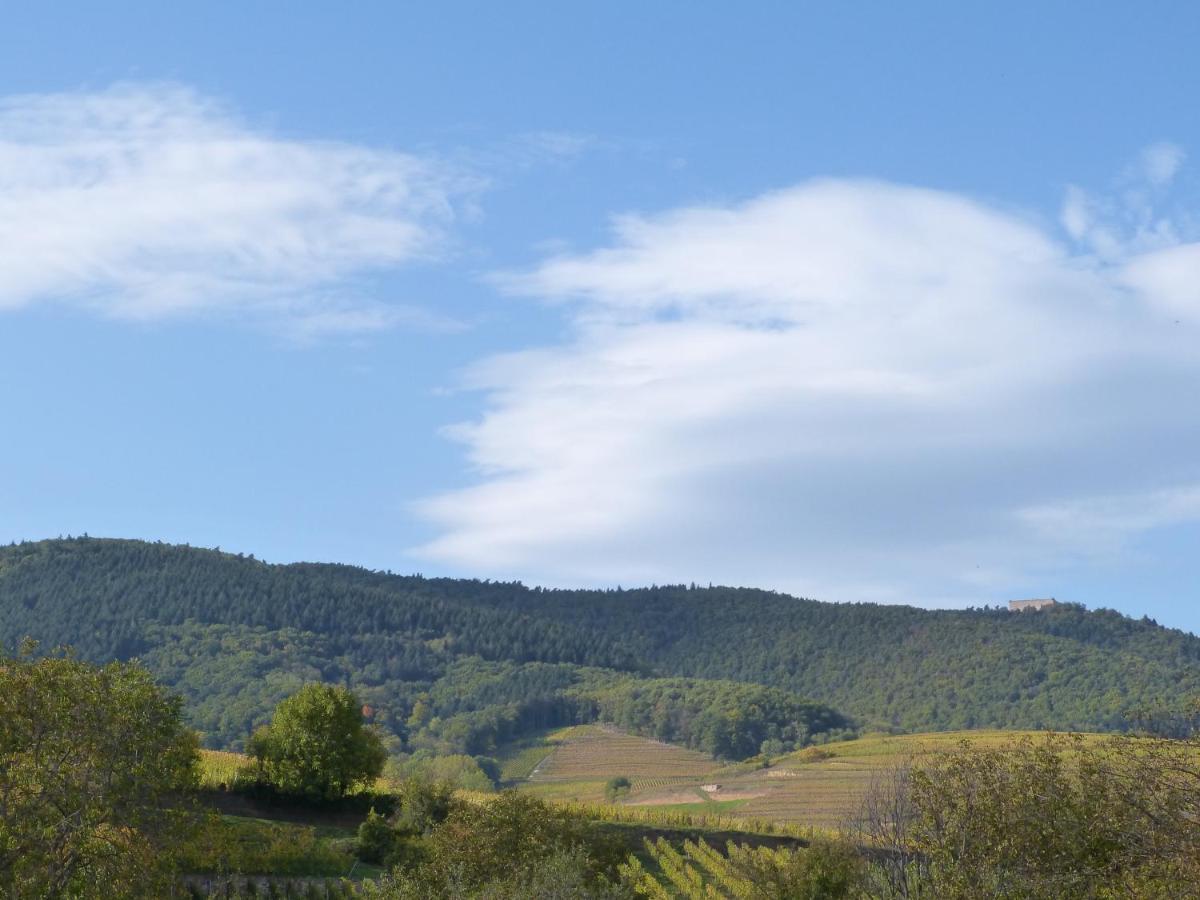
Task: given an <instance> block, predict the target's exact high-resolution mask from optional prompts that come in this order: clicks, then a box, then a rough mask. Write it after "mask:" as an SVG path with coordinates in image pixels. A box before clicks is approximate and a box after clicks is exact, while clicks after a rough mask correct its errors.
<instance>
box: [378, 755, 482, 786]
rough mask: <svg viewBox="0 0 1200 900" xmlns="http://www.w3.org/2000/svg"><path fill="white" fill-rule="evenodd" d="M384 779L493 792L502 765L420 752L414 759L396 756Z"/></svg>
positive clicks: (388, 763)
mask: <svg viewBox="0 0 1200 900" xmlns="http://www.w3.org/2000/svg"><path fill="white" fill-rule="evenodd" d="M479 760H483V761H484V763H485V764H487V765H488V770H489V771H484V769H483V766H481V765H480V762H479ZM384 775H385V776H386V777H387V778H390V779H392V780H394V781H405V780H407V779H409V778H416V779H419V780H422V781H441V782H446V783H449V784H452V785H453V786H454V787H456V788H462V789H463V790H468V791H491V790H495V789H496V785H497V782H498V780H499V778H498V776H499V765H498V764H497V763H496V761H495V760H494V759H489V758H488V757H479V758H478V759H476V758H474V757H470V756H465V755H462V754H452V755H450V756H435V755H434V754H433V753H431V752H430V751H428V750H418V751H417V752H416V753H414V754H412V755H403V754H402V755H398V756H393V757H392V758H391V759H389V760H388V762H387V765H386V766H385V767H384Z"/></svg>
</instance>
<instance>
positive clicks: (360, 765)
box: [249, 684, 387, 800]
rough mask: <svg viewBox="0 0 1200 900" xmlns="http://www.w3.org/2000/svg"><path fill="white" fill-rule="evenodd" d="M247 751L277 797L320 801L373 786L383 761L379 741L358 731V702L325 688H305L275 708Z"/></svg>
mask: <svg viewBox="0 0 1200 900" xmlns="http://www.w3.org/2000/svg"><path fill="white" fill-rule="evenodd" d="M249 750H250V753H251V754H252V755H253V756H254V758H255V760H256V762H257V764H258V767H259V769H260V771H261V772H262V774H263V776H264V778H265V780H266V781H267V783H268V784H270V785H272V786H273V787H274V788H275V789H276V790H278V791H279V792H280V793H283V794H292V795H296V796H302V797H307V798H310V799H320V800H334V799H337V798H338V797H342V796H344V795H345V794H346V793H348V792H349V791H350V790H351V789H352V788H354V787H355V786H356V785H361V784H367V783H369V782H371V781H373V780H374V779H376V778H378V777H379V775H380V774H381V773H382V772H383V765H384V763H385V762H386V761H387V751H386V750H384V748H383V743H382V741H381V740H380V738H379V735H378V734H376V733H375V731H374V730H372V729H370V728H365V727H363V720H362V712H361V705H360V703H359V701H358V698H356V697H355V696H354V695H353V694H352V693H350V691H348V690H346V689H345V688H344V687H337V686H334V685H328V684H306V685H305V686H304V687H303V688H301V689H300V690H299V691H298V692H297V693H296V694H294V695H293V696H291V697H288V698H287V699H286V700H284V701H283V702H281V703H280V704H279V706H277V707H276V708H275V715H274V716H273V717H272V718H271V724H270V725H265V726H263V727H262V728H260V729H259V730H258V731H256V732H255V733H254V736H253V737H252V738H251V740H250V746H249Z"/></svg>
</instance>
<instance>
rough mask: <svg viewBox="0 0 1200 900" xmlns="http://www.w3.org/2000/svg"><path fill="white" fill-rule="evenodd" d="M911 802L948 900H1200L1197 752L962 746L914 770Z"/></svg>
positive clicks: (913, 829)
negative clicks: (1192, 899)
mask: <svg viewBox="0 0 1200 900" xmlns="http://www.w3.org/2000/svg"><path fill="white" fill-rule="evenodd" d="M911 802H912V808H913V811H914V812H913V821H912V823H911V826H910V834H911V838H910V840H911V844H912V847H913V848H914V849H915V850H916V851H917V852H918V853H920V854H921V855H922V856H923V857H924V858H925V859H926V860H927V864H928V876H927V881H928V883H929V884H930V885H931V889H932V893H933V896H937V897H939V898H941V897H944V898H948V900H956V898H963V900H968V898H985V897H986V898H1013V900H1016V898H1022V900H1024V898H1040V897H1055V898H1062V900H1073V898H1079V900H1083V898H1093V897H1107V896H1111V897H1118V896H1119V897H1159V896H1162V897H1167V896H1170V897H1196V896H1200V880H1198V878H1197V876H1200V866H1198V865H1197V860H1200V818H1198V816H1200V762H1198V757H1197V748H1196V747H1195V746H1192V745H1188V744H1183V743H1173V742H1168V741H1158V740H1152V739H1139V738H1128V737H1126V738H1117V739H1113V740H1112V741H1110V742H1108V743H1106V744H1102V745H1099V746H1095V745H1093V746H1087V745H1085V744H1084V743H1083V742H1082V741H1081V740H1080V739H1078V738H1066V737H1061V736H1054V735H1047V736H1046V737H1045V738H1043V739H1042V740H1040V741H1037V742H1035V741H1032V740H1030V739H1025V740H1023V741H1021V742H1020V743H1019V744H1017V745H1016V746H1013V747H1008V748H978V747H972V746H970V745H969V744H964V746H963V748H962V750H961V751H960V752H957V753H952V754H948V755H946V756H944V757H942V758H939V759H936V760H934V761H930V762H927V763H925V764H923V765H921V766H920V767H918V768H917V769H916V771H915V772H914V773H913V776H912V801H911ZM1189 885H1190V886H1191V887H1188V886H1189Z"/></svg>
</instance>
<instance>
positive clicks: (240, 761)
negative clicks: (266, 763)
mask: <svg viewBox="0 0 1200 900" xmlns="http://www.w3.org/2000/svg"><path fill="white" fill-rule="evenodd" d="M251 765H253V761H252V760H251V759H250V757H248V756H246V755H245V754H242V753H226V752H225V751H223V750H201V751H200V787H201V788H204V789H206V790H218V789H221V788H222V786H224V787H228V786H229V785H231V784H233V782H234V779H235V778H236V777H237V773H238V772H240V771H241V770H242V769H247V768H249V767H250V766H251Z"/></svg>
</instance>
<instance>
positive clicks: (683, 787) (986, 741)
mask: <svg viewBox="0 0 1200 900" xmlns="http://www.w3.org/2000/svg"><path fill="white" fill-rule="evenodd" d="M1027 734H1030V732H1004V731H974V732H947V733H942V734H920V735H872V736H867V737H864V738H861V739H859V740H854V741H846V742H843V743H836V744H827V745H824V746H821V747H809V748H806V749H805V750H801V751H798V752H796V753H793V754H789V755H788V756H783V757H779V758H777V759H775V760H774V761H772V763H771V765H769V766H764V765H762V764H761V763H760V764H757V765H756V764H753V763H751V764H736V765H732V766H723V765H722V764H720V763H719V762H718V761H716V760H714V759H712V758H710V757H707V756H705V755H704V754H702V753H697V752H695V751H692V750H687V749H684V748H682V747H674V746H671V745H668V744H662V743H659V742H657V741H650V740H647V739H645V738H639V737H634V736H632V735H627V734H621V733H619V732H615V731H608V730H604V729H601V728H598V727H595V726H578V727H575V728H569V729H563V730H561V731H558V732H554V733H552V734H550V735H548V736H547V738H546V739H545V741H544V743H543V745H542V749H544V751H545V754H546V755H545V756H544V757H543V758H542V759H541V761H540V762H539V763H538V764H537V766H536V768H535V769H534V770H532V773H531V774H530V775H529V776H528V777H527V778H526V779H525V780H524V781H522V782H520V783H519V787H520V788H521V789H522V790H526V791H529V792H531V793H534V794H536V795H538V796H540V797H542V798H544V799H546V800H558V801H578V802H584V803H602V802H604V783H605V782H606V781H607V780H608V779H609V778H613V777H616V776H618V775H624V776H626V777H628V778H629V779H630V781H631V782H632V788H631V790H630V791H629V794H628V795H627V796H626V797H624V798H623V799H622V800H621V801H620V804H619V805H620V806H622V807H627V808H629V807H636V808H638V809H639V810H644V811H646V812H650V811H652V810H656V809H657V810H662V811H663V812H664V813H691V814H701V815H709V814H719V815H721V816H731V817H737V818H743V819H746V820H758V821H763V822H775V823H789V824H794V825H803V826H810V827H814V828H821V829H828V828H837V827H838V826H839V825H842V824H844V823H845V822H846V821H847V820H848V819H849V818H850V817H851V816H853V815H854V813H855V812H857V810H858V808H859V805H860V803H861V801H862V798H863V795H864V794H865V793H866V791H867V790H868V789H869V788H870V786H871V784H872V781H873V779H874V778H875V777H876V775H877V774H878V773H880V772H883V771H885V770H887V769H889V768H891V767H893V766H896V765H898V764H901V763H903V762H905V761H907V760H910V759H912V758H914V757H919V756H922V755H926V754H930V753H940V752H946V751H949V750H953V749H956V748H958V747H959V746H960V745H961V743H962V742H963V741H964V740H967V741H970V742H971V744H972V745H974V746H978V747H984V746H998V745H1003V744H1005V743H1009V742H1012V741H1015V740H1017V739H1019V738H1020V737H1022V736H1023V735H1027ZM526 752H528V751H526ZM526 758H529V757H528V756H527V757H526Z"/></svg>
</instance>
